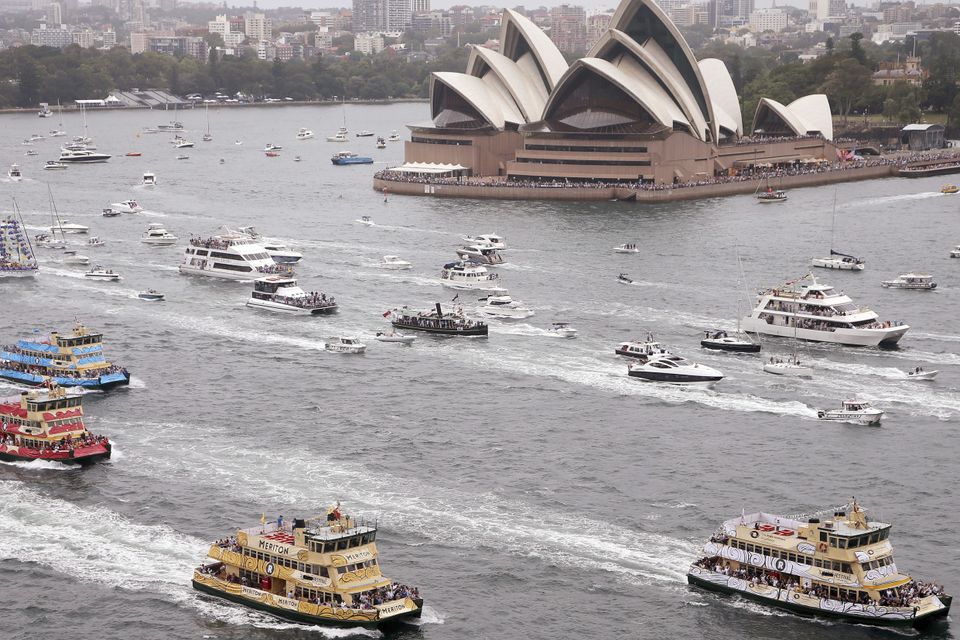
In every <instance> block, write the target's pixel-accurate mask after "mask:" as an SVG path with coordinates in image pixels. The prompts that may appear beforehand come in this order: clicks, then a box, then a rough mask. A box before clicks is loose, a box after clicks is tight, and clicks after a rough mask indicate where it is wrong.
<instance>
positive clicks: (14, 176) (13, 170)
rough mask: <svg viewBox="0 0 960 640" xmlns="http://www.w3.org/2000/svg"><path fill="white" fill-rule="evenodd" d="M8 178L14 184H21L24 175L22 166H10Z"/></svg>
mask: <svg viewBox="0 0 960 640" xmlns="http://www.w3.org/2000/svg"><path fill="white" fill-rule="evenodd" d="M7 177H8V178H10V179H11V180H13V181H14V182H20V181H21V180H23V174H22V173H21V172H20V165H18V164H12V165H10V170H9V171H7Z"/></svg>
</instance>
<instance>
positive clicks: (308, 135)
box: [297, 127, 313, 140]
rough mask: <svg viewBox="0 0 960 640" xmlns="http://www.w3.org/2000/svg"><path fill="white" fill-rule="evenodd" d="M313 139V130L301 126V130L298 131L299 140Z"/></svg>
mask: <svg viewBox="0 0 960 640" xmlns="http://www.w3.org/2000/svg"><path fill="white" fill-rule="evenodd" d="M312 139H313V131H310V129H305V128H303V127H300V131H297V140H312Z"/></svg>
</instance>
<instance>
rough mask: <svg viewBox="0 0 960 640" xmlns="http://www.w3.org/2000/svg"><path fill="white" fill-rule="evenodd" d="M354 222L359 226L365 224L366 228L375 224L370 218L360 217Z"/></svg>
mask: <svg viewBox="0 0 960 640" xmlns="http://www.w3.org/2000/svg"><path fill="white" fill-rule="evenodd" d="M354 222H359V223H360V224H365V225H367V226H368V227H372V226H373V225H375V224H376V223H375V222H374V221H373V218H371V217H370V216H362V217H360V218H357V219H356V220H354Z"/></svg>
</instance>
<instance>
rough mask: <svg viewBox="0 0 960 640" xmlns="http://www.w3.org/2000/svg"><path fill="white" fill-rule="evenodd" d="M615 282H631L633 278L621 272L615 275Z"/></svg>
mask: <svg viewBox="0 0 960 640" xmlns="http://www.w3.org/2000/svg"><path fill="white" fill-rule="evenodd" d="M617 282H619V283H620V284H633V278H631V277H630V276H628V275H627V274H625V273H621V274H620V275H618V276H617Z"/></svg>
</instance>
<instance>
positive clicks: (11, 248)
mask: <svg viewBox="0 0 960 640" xmlns="http://www.w3.org/2000/svg"><path fill="white" fill-rule="evenodd" d="M39 270H40V267H39V264H38V263H37V257H36V256H35V255H34V254H33V245H31V244H30V237H29V236H28V235H27V234H26V233H25V232H24V226H23V222H22V221H21V220H20V217H19V211H18V215H17V217H14V216H8V217H6V218H0V278H24V277H28V276H34V275H36V274H37V271H39Z"/></svg>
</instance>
